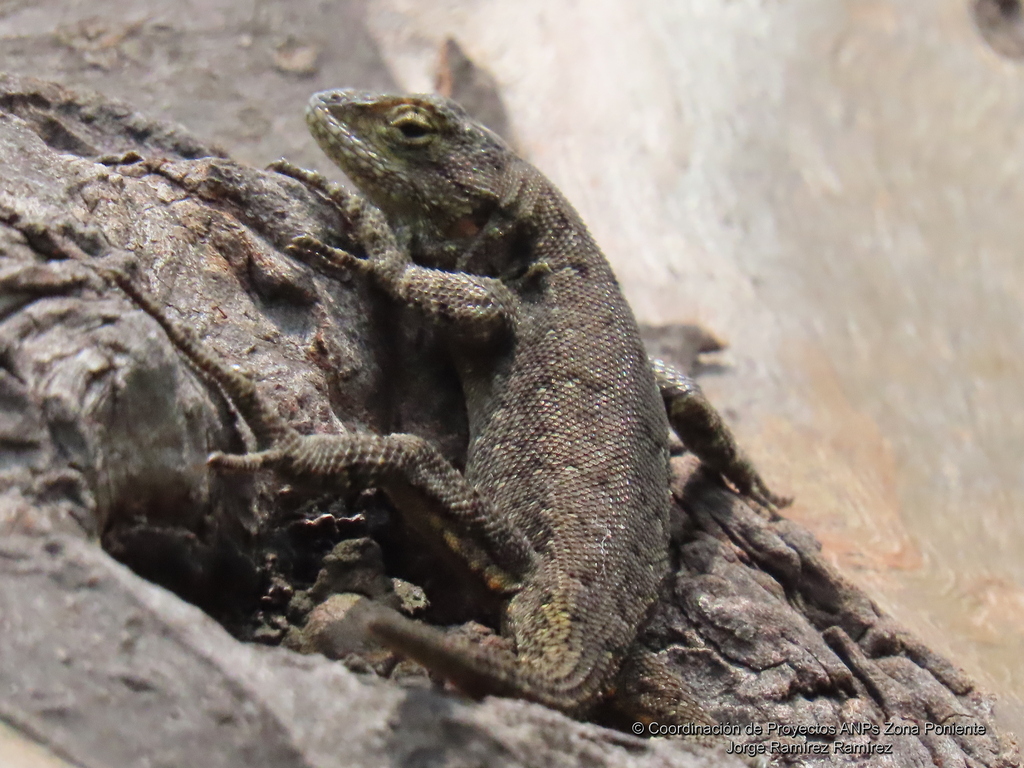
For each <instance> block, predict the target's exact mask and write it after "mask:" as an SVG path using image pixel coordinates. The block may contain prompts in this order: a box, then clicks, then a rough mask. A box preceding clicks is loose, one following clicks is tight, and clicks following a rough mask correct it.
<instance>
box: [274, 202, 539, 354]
mask: <svg viewBox="0 0 1024 768" xmlns="http://www.w3.org/2000/svg"><path fill="white" fill-rule="evenodd" d="M350 214H351V215H352V216H353V218H354V220H355V223H356V229H357V233H358V239H359V240H360V241H361V242H362V243H364V244H365V246H366V250H367V257H366V258H363V259H361V258H357V257H356V256H353V255H352V254H350V253H348V252H347V251H343V250H340V249H338V248H331V247H330V246H328V245H325V244H324V243H322V242H320V241H319V240H317V239H315V238H313V237H309V236H303V237H298V238H296V239H295V240H293V241H292V244H291V245H290V246H289V247H288V250H289V252H290V253H292V254H293V255H294V256H296V257H298V258H299V259H300V260H302V261H305V262H307V263H309V264H310V265H311V266H313V267H314V268H316V269H319V270H321V271H326V272H335V273H337V272H342V273H344V272H357V273H360V274H364V275H366V276H368V277H369V278H370V279H372V280H373V281H374V282H376V283H377V285H379V286H380V287H381V288H382V289H383V290H384V291H385V292H386V293H388V294H389V295H390V296H391V297H392V298H393V299H395V300H396V301H398V302H400V303H402V304H405V305H407V306H411V307H414V308H415V309H416V310H417V311H419V312H420V314H422V315H423V316H424V318H426V319H427V320H428V321H430V322H432V323H434V324H436V325H438V326H440V327H441V328H443V329H445V330H446V331H447V332H449V333H450V334H453V335H454V336H456V337H458V338H459V340H460V341H463V342H469V343H474V342H475V343H488V342H492V341H495V340H496V339H497V338H498V337H500V336H501V335H502V334H505V333H511V331H512V329H513V328H514V327H515V323H516V319H517V316H518V311H519V300H518V298H517V297H516V296H515V294H514V293H513V292H512V291H511V290H510V289H509V288H508V287H507V286H506V285H505V284H504V283H502V282H501V281H500V280H497V279H495V278H491V277H483V276H480V275H474V274H470V273H467V272H448V271H445V270H441V269H433V268H430V267H424V266H420V265H418V264H415V263H414V262H413V261H412V260H411V259H410V258H409V256H408V253H407V251H405V249H403V248H401V247H400V246H399V244H398V242H397V241H396V239H395V236H394V233H393V231H392V230H391V228H390V227H389V226H388V224H387V222H386V221H385V220H384V217H383V216H382V215H381V213H380V212H379V211H378V210H376V209H375V208H373V207H372V206H369V205H368V204H365V203H364V204H363V206H362V207H358V206H353V207H352V208H351V209H350Z"/></svg>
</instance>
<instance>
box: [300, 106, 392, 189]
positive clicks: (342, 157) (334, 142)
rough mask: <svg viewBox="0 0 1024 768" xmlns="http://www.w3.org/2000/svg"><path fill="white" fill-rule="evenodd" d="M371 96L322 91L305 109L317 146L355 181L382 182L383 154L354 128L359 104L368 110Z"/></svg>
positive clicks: (307, 122) (307, 121)
mask: <svg viewBox="0 0 1024 768" xmlns="http://www.w3.org/2000/svg"><path fill="white" fill-rule="evenodd" d="M361 96H362V97H363V98H362V99H361V98H360V97H361ZM369 96H370V95H369V94H361V93H359V92H358V91H348V90H343V91H321V92H320V93H315V94H313V97H312V98H311V99H310V100H309V104H307V105H306V124H307V125H308V126H309V131H310V133H312V134H313V138H314V139H316V143H317V144H319V145H320V148H321V149H322V150H323V151H324V154H326V155H327V156H328V157H329V158H330V159H331V160H333V161H334V162H335V163H336V164H337V165H338V166H340V167H341V169H342V170H343V171H345V173H346V174H348V175H349V176H351V177H354V178H353V181H359V180H362V179H366V178H379V177H380V175H381V171H382V170H383V169H382V168H381V165H382V159H381V157H380V153H379V152H376V151H374V149H373V147H372V146H370V145H369V144H368V143H367V142H366V141H365V140H364V139H362V138H361V137H360V136H358V135H357V134H356V133H355V132H353V130H352V128H351V126H352V123H353V120H354V119H356V118H357V116H358V112H359V105H360V102H361V101H362V102H363V105H364V106H368V103H369V101H370V98H369Z"/></svg>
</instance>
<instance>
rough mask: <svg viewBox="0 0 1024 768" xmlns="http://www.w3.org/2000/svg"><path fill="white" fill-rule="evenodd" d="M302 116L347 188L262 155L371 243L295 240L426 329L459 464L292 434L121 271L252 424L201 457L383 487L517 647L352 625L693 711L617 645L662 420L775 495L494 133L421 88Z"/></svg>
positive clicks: (561, 705) (648, 586) (527, 685)
mask: <svg viewBox="0 0 1024 768" xmlns="http://www.w3.org/2000/svg"><path fill="white" fill-rule="evenodd" d="M307 122H308V125H309V127H310V130H311V132H312V134H313V136H314V137H315V138H316V140H317V141H318V143H319V144H320V146H321V147H322V148H323V150H324V151H325V152H326V153H327V155H328V156H329V157H330V158H331V159H332V160H333V161H334V162H335V163H337V164H338V165H339V166H340V167H341V168H342V169H343V170H344V171H345V172H346V174H347V175H348V176H349V177H350V178H351V180H352V181H353V182H354V183H355V184H356V186H357V187H358V188H359V189H360V191H361V192H362V193H363V195H365V199H364V198H363V197H361V196H359V195H354V194H351V193H348V192H345V191H344V190H342V189H340V188H339V187H336V186H334V185H330V184H328V183H327V182H326V180H324V179H323V177H321V176H319V174H315V173H312V172H309V171H302V170H301V169H298V168H295V167H294V166H290V165H288V164H278V166H277V169H278V170H281V171H282V172H285V173H288V174H289V175H293V176H295V177H296V178H299V179H300V180H302V181H304V182H306V183H307V184H309V185H310V186H312V187H314V188H316V189H319V190H320V191H321V192H323V193H324V194H326V195H328V196H329V197H330V198H331V199H332V200H334V202H335V203H336V204H337V205H338V206H339V207H340V208H341V209H342V210H343V212H344V213H345V215H346V216H347V218H348V220H349V221H350V222H352V224H353V227H354V239H355V240H356V241H357V242H360V243H362V244H363V245H364V247H365V250H366V255H365V258H360V257H357V256H354V255H352V254H350V253H347V252H345V251H340V250H337V249H334V248H330V247H328V246H326V245H324V244H323V243H321V242H319V241H317V240H315V239H313V238H311V237H301V238H298V239H296V241H295V242H294V243H293V244H292V246H290V251H291V252H292V253H293V254H295V255H296V256H298V257H299V258H301V259H302V260H304V261H307V262H309V263H311V264H313V265H314V266H316V267H317V268H320V269H325V270H347V271H355V272H359V273H361V274H363V275H365V276H366V277H367V278H368V279H370V280H372V281H374V282H375V283H376V285H377V286H379V288H381V289H382V290H383V291H384V292H385V293H386V294H387V295H388V296H390V297H391V298H392V299H393V300H394V301H396V302H401V303H403V304H406V305H409V306H412V307H414V308H415V309H416V310H417V311H418V312H419V313H421V314H422V316H423V317H424V318H425V319H426V320H427V321H429V322H431V323H434V324H436V325H437V326H439V327H440V329H441V331H442V335H443V338H444V339H445V340H446V346H447V351H448V353H449V354H450V356H451V359H452V361H453V363H454V365H455V366H456V368H457V370H458V372H459V375H460V379H461V383H462V387H463V393H464V396H465V402H466V408H467V412H468V416H469V428H470V442H469V447H468V454H467V462H466V468H465V472H464V473H459V472H458V471H457V470H455V469H454V468H453V467H452V466H451V465H450V464H449V463H448V462H447V461H446V460H445V459H444V458H443V457H442V456H441V454H440V453H439V451H438V450H437V449H436V448H435V447H434V446H433V445H432V444H430V443H429V442H427V441H425V440H423V439H422V438H419V437H417V436H414V435H409V434H391V435H384V436H379V435H375V434H365V433H364V434H342V435H315V436H300V435H299V434H298V433H296V432H295V431H294V430H293V429H292V428H291V427H290V426H288V425H287V424H286V423H284V421H283V420H282V419H281V418H280V417H279V416H277V415H276V414H275V413H274V412H273V409H272V408H271V407H269V406H268V404H266V403H265V402H264V401H263V400H262V398H261V397H260V396H259V394H258V392H257V390H256V388H255V386H254V385H253V383H252V382H251V381H250V380H249V379H248V378H246V377H245V376H242V375H240V374H239V373H237V372H235V371H233V370H231V369H230V368H229V367H227V366H226V365H225V364H223V363H221V362H220V361H218V360H216V359H214V357H213V356H212V355H211V354H209V353H208V352H207V351H206V350H205V349H204V348H203V347H202V346H201V345H200V344H199V343H198V342H197V341H196V340H195V339H193V338H192V337H191V335H190V334H189V333H188V332H185V331H183V330H182V329H177V328H175V327H174V326H173V324H171V323H170V322H168V321H167V319H166V317H165V316H163V315H162V313H161V312H160V310H159V308H158V307H156V306H155V305H153V302H152V301H149V300H148V299H147V298H146V297H145V295H143V294H141V293H140V292H139V291H138V290H137V289H134V288H133V287H131V286H130V285H126V284H125V282H124V281H123V279H122V280H119V282H120V283H121V284H122V287H124V288H125V289H126V290H128V291H129V293H131V294H132V295H133V297H134V298H135V299H136V301H137V302H139V303H140V305H141V306H142V307H143V308H144V309H146V311H148V312H149V313H150V314H152V315H153V316H154V317H155V318H156V319H157V320H158V322H160V323H161V325H162V326H163V327H164V328H165V330H166V331H167V332H168V334H169V335H170V337H171V339H172V340H173V341H175V343H176V344H177V345H178V346H179V347H180V348H181V349H182V350H183V352H184V353H185V354H186V355H187V356H188V357H189V358H190V359H191V360H192V361H193V363H195V364H196V365H197V367H198V368H199V369H201V370H202V371H204V372H205V373H206V374H207V375H209V376H210V377H212V378H213V379H214V380H215V381H217V382H218V383H219V384H220V386H221V387H222V388H223V389H224V390H225V392H226V394H227V395H228V396H229V397H231V398H232V400H233V401H234V402H235V404H236V406H237V407H238V409H239V411H240V413H241V414H242V416H243V417H244V418H245V419H246V421H247V422H248V423H249V425H250V426H251V427H252V429H253V433H254V435H255V436H256V438H257V443H258V448H259V451H258V452H256V453H248V454H244V455H225V454H213V455H212V456H211V457H210V463H211V465H213V466H216V467H220V468H222V469H232V470H237V471H256V470H259V469H273V470H275V471H277V472H279V473H281V474H282V475H285V476H287V477H289V478H292V479H294V480H301V479H302V478H304V477H307V478H308V477H313V478H317V479H319V480H323V479H325V478H334V479H336V480H337V481H338V483H339V484H342V483H351V482H354V483H358V484H361V485H368V486H376V487H379V488H381V489H382V490H384V491H385V493H386V494H387V495H388V496H389V497H390V498H391V500H392V502H393V503H394V505H395V507H396V508H397V509H398V510H399V511H400V512H401V513H402V514H403V515H404V517H405V519H406V521H407V522H408V523H409V524H410V525H412V526H413V527H414V528H416V529H418V530H419V531H420V532H421V533H422V534H423V535H424V536H426V537H427V538H428V539H431V540H433V541H434V542H435V543H436V544H437V545H439V546H442V547H445V548H447V549H449V550H451V551H454V552H455V553H457V554H458V555H459V556H461V558H463V559H464V560H465V562H466V563H467V564H468V565H469V567H470V568H471V570H473V571H474V572H476V573H477V574H479V575H480V576H481V577H482V578H483V579H484V580H485V582H486V584H487V585H488V587H489V588H490V589H491V590H493V591H495V592H496V593H498V594H501V595H503V596H504V597H505V598H507V603H506V606H505V609H504V615H503V626H502V633H503V634H504V635H505V636H507V637H508V638H510V639H511V641H512V643H513V645H514V648H515V657H514V658H509V657H505V656H499V655H498V654H496V653H494V652H491V651H488V650H486V649H483V648H480V647H476V646H471V645H469V644H466V643H463V642H459V641H456V640H455V639H453V638H449V637H447V636H446V635H445V634H444V633H443V632H441V631H440V630H438V629H436V628H433V627H430V626H427V625H425V624H422V623H418V622H414V621H411V620H409V619H406V618H404V617H402V616H400V615H399V614H397V613H395V612H393V611H389V610H388V609H384V608H377V607H373V606H368V607H364V608H363V609H362V610H363V611H364V615H363V621H364V622H365V627H366V629H367V630H368V631H369V633H370V634H371V635H373V636H374V637H376V638H377V639H379V640H380V641H382V642H384V643H385V644H387V645H389V646H391V647H393V648H395V649H396V650H398V651H400V652H402V653H404V654H407V655H409V656H411V657H413V658H415V659H417V660H419V661H420V662H422V663H423V664H425V665H426V666H428V667H429V668H432V669H434V670H436V671H439V672H440V673H441V674H443V675H444V676H445V677H447V678H448V679H450V680H451V681H452V682H454V683H455V684H456V685H457V686H458V687H459V688H461V689H462V690H464V691H466V692H467V693H470V694H473V695H483V694H499V695H509V696H517V697H521V698H525V699H530V700H533V701H537V702H540V703H543V704H546V705H548V706H551V707H553V708H556V709H559V710H562V711H564V712H567V713H569V714H572V715H576V716H582V715H586V714H587V713H588V712H590V711H592V710H593V708H594V707H595V706H596V705H597V704H599V703H600V702H602V701H603V700H604V699H605V698H606V697H607V696H608V695H609V694H610V693H611V692H612V690H613V689H618V694H619V696H626V697H627V698H629V697H632V703H631V704H629V705H627V706H631V707H633V708H634V709H635V710H646V714H647V716H657V717H659V718H661V719H662V721H663V722H665V721H668V720H676V721H703V722H708V721H709V718H708V716H707V715H706V714H705V713H704V712H703V711H702V710H701V708H700V707H699V706H698V705H696V704H695V703H693V702H692V701H691V700H690V699H689V698H688V697H687V695H686V692H685V690H684V689H683V687H682V686H681V685H679V684H676V683H673V680H672V676H671V675H670V674H669V673H668V672H667V670H662V669H660V668H659V667H658V665H657V663H656V660H654V659H652V658H645V657H644V656H643V655H642V654H638V653H632V654H631V644H633V641H634V639H635V637H636V634H637V629H638V627H639V625H640V624H641V622H642V621H643V620H644V617H645V615H646V613H647V612H648V609H649V608H650V606H651V604H652V602H653V601H654V599H655V597H656V594H657V591H658V588H659V584H660V583H661V582H662V579H663V577H664V576H665V574H666V571H667V568H668V517H669V502H670V499H669V464H668V439H667V438H668V431H669V422H670V421H671V423H672V426H673V427H674V428H675V429H676V431H677V432H678V433H679V434H680V437H681V438H682V439H683V441H684V443H685V444H686V445H687V447H689V448H690V449H691V450H692V451H693V452H694V453H696V454H697V455H698V456H699V457H700V458H701V459H702V461H703V462H704V463H705V464H706V465H708V466H709V467H710V468H712V469H713V470H715V471H717V472H718V473H720V474H721V475H722V476H723V477H725V478H726V479H728V480H729V481H731V482H732V483H733V484H734V485H735V486H736V488H737V489H738V490H739V491H740V492H741V493H743V494H745V495H747V496H748V497H751V498H753V499H754V500H756V501H759V502H761V503H765V504H771V503H784V500H781V499H778V498H777V497H774V496H773V495H772V494H771V493H770V492H769V491H768V489H767V488H766V486H765V484H764V483H763V482H762V480H761V478H760V477H759V476H758V474H757V472H756V471H755V470H754V468H753V466H752V465H751V464H750V462H749V461H748V460H747V459H746V458H744V457H743V455H742V454H741V453H740V452H739V450H738V449H737V447H736V444H735V441H734V440H733V438H732V436H731V434H730V433H729V431H728V429H727V428H726V427H725V425H724V423H723V422H722V421H721V419H720V417H719V416H718V414H717V413H716V412H715V410H714V409H713V408H712V407H711V405H710V404H709V403H708V401H707V400H706V399H705V398H704V397H703V395H702V394H701V393H700V390H699V389H698V388H697V387H696V385H694V384H693V382H692V381H691V380H690V379H688V378H687V377H685V376H683V375H682V374H679V373H677V372H675V371H673V370H672V369H671V368H669V367H668V366H666V365H664V364H662V363H660V362H656V361H655V362H653V364H652V362H651V361H649V360H648V359H647V356H646V354H645V352H644V348H643V344H642V342H641V340H640V335H639V332H638V329H637V325H636V321H635V320H634V318H633V314H632V312H631V311H630V308H629V306H628V305H627V303H626V301H625V299H624V298H623V296H622V293H621V291H620V289H619V286H618V283H617V281H616V279H615V277H614V275H613V273H612V271H611V268H610V267H609V265H608V263H607V262H606V261H605V259H604V257H603V255H602V254H601V251H600V250H599V249H598V247H597V245H596V243H595V242H594V240H593V239H592V237H591V235H590V233H589V232H588V231H587V228H586V227H585V225H584V224H583V222H582V221H581V220H580V218H579V216H578V214H577V213H576V211H575V210H574V209H573V207H572V206H571V205H570V204H569V203H568V201H567V200H566V199H565V198H564V197H563V196H562V195H561V193H560V192H559V191H558V190H557V189H556V188H555V187H554V185H552V184H551V182H550V181H548V180H547V179H546V178H545V177H544V176H543V175H542V174H541V173H540V172H539V171H538V170H536V169H535V168H534V167H533V166H531V165H530V164H528V163H527V162H525V161H524V160H522V159H520V158H519V157H517V156H516V155H515V154H514V153H513V152H512V151H511V150H510V149H509V148H508V147H507V146H506V145H505V143H504V142H503V141H502V140H501V139H499V138H498V137H497V136H495V135H494V134H493V133H491V132H490V131H489V130H487V129H486V128H484V127H483V126H481V125H479V124H477V123H476V122H474V121H473V120H471V119H470V118H469V117H468V116H467V115H466V114H465V112H464V111H463V110H462V109H461V108H460V107H458V106H457V105H455V104H454V103H452V102H450V101H447V100H445V99H443V98H440V97H434V96H386V95H376V94H366V93H358V92H353V91H345V90H342V91H327V92H324V93H320V94H317V95H315V96H314V97H313V98H312V100H311V102H310V104H309V107H308V109H307ZM367 201H368V202H367ZM666 410H667V411H668V418H667V417H666ZM623 670H625V672H624V673H623V674H620V672H623ZM641 678H642V679H641ZM636 714H637V715H642V714H644V713H643V712H640V711H637V713H636Z"/></svg>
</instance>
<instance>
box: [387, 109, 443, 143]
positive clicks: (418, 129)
mask: <svg viewBox="0 0 1024 768" xmlns="http://www.w3.org/2000/svg"><path fill="white" fill-rule="evenodd" d="M391 125H392V127H394V128H397V129H398V131H400V132H401V134H402V136H403V137H404V138H405V139H406V140H408V142H409V143H410V144H423V143H425V142H427V141H429V140H430V138H431V136H433V133H434V127H433V126H432V125H431V124H430V123H428V122H427V121H426V120H424V119H423V118H422V117H419V116H414V115H403V116H402V117H400V118H399V119H397V120H395V121H394V122H393V123H391Z"/></svg>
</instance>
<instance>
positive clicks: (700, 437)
mask: <svg viewBox="0 0 1024 768" xmlns="http://www.w3.org/2000/svg"><path fill="white" fill-rule="evenodd" d="M651 369H652V370H653V371H654V378H655V380H656V381H657V382H658V389H659V390H660V391H661V397H662V399H663V400H664V401H665V409H666V411H668V420H669V423H670V424H671V425H672V429H674V430H675V431H676V434H677V435H679V439H680V440H682V441H683V445H685V446H686V447H687V448H688V449H689V450H690V451H692V452H693V453H694V455H695V456H697V458H699V459H700V460H701V463H702V464H704V465H705V466H707V467H708V468H710V469H711V470H713V471H715V472H718V473H719V474H720V475H721V476H722V477H724V478H725V479H726V480H728V481H729V482H730V483H732V484H733V485H734V486H735V487H736V490H738V491H739V492H740V493H741V494H742V495H743V496H746V497H748V498H750V499H753V500H754V501H756V502H758V503H759V504H764V505H766V506H776V507H785V506H787V505H788V504H790V503H791V502H792V499H789V498H785V497H782V496H777V495H775V494H774V493H772V492H771V491H770V490H769V489H768V486H767V484H766V483H765V482H764V480H762V479H761V475H760V473H759V472H758V471H757V469H756V468H755V467H754V464H753V463H752V462H751V461H750V459H749V458H747V456H746V455H745V454H744V453H743V451H742V450H741V449H740V447H739V445H738V444H737V442H736V438H735V437H734V436H733V434H732V430H730V429H729V426H728V425H727V424H726V423H725V421H724V420H723V419H722V416H721V414H719V413H718V411H717V410H716V409H715V406H713V405H712V404H711V402H710V401H709V400H708V399H707V398H706V397H705V396H704V393H703V392H702V391H701V388H700V387H699V386H698V385H697V382H695V381H694V380H693V379H692V378H690V377H689V376H687V375H686V374H684V373H682V372H681V371H678V370H676V369H675V368H673V367H672V366H671V365H669V364H668V363H666V362H664V361H663V360H657V359H654V358H652V359H651Z"/></svg>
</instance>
